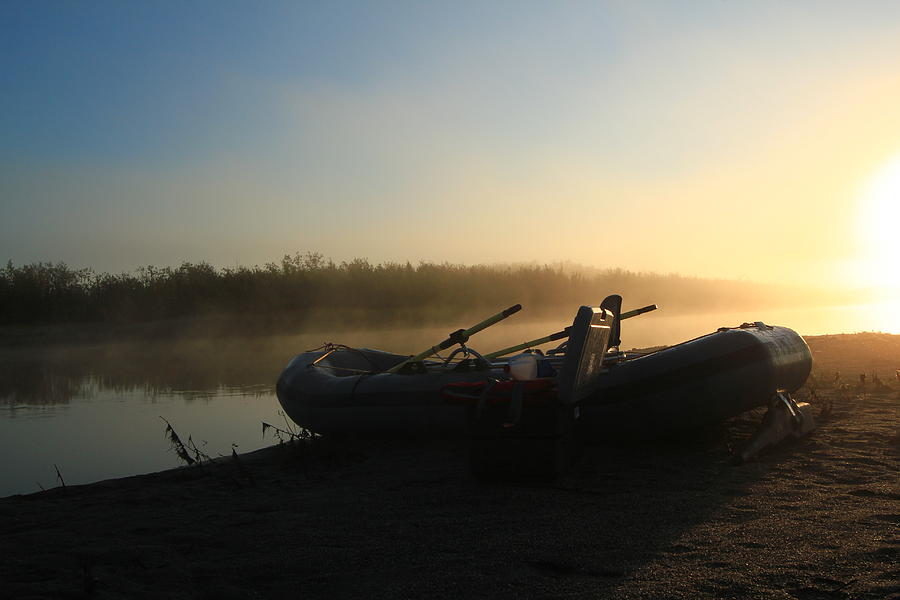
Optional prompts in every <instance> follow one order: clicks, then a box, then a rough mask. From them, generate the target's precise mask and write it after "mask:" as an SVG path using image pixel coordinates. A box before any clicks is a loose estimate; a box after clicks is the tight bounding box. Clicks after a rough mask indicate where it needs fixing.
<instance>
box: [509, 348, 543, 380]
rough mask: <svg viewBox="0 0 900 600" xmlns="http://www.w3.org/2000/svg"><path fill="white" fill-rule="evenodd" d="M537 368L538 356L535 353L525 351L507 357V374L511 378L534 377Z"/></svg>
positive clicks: (535, 376)
mask: <svg viewBox="0 0 900 600" xmlns="http://www.w3.org/2000/svg"><path fill="white" fill-rule="evenodd" d="M537 370H538V357H537V355H536V354H531V353H530V352H526V353H524V354H517V355H516V356H513V357H512V358H510V359H509V374H510V376H511V377H512V378H513V379H535V378H537Z"/></svg>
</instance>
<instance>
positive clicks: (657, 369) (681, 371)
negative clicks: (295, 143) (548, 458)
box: [276, 297, 812, 438]
mask: <svg viewBox="0 0 900 600" xmlns="http://www.w3.org/2000/svg"><path fill="white" fill-rule="evenodd" d="M616 298H618V297H616ZM607 300H609V299H607ZM620 304H621V299H620V298H619V302H618V304H616V303H611V304H610V303H608V302H607V301H604V303H603V304H602V305H601V307H586V306H583V307H581V309H579V311H578V315H577V316H576V318H575V320H574V322H573V325H572V327H570V328H567V329H566V337H568V342H566V343H565V344H564V345H563V346H562V347H561V348H560V349H558V350H557V351H556V352H551V353H548V355H547V356H545V355H543V354H541V353H539V352H537V353H534V354H531V355H530V356H531V360H532V361H533V362H534V363H536V367H537V368H536V369H535V370H533V371H532V373H531V375H530V376H528V379H529V380H530V381H528V382H522V381H521V380H520V378H519V377H516V372H515V369H511V366H514V365H516V364H517V361H520V359H521V358H522V356H523V355H518V356H517V357H513V358H509V359H501V358H495V357H496V354H497V353H492V354H487V355H485V356H487V357H488V358H485V356H482V355H481V354H479V353H478V352H476V351H474V350H472V349H470V348H468V347H466V346H465V342H466V341H467V339H468V336H467V335H466V333H467V332H470V331H471V329H470V330H466V331H463V330H460V331H458V332H454V334H451V336H450V337H448V339H447V340H445V342H443V343H442V345H439V346H440V348H447V347H449V346H450V345H453V344H454V343H459V344H460V347H459V348H457V350H455V351H454V352H453V353H452V354H451V355H450V356H448V357H447V358H446V359H444V360H425V359H420V358H419V357H421V356H422V355H419V357H409V356H406V355H400V354H393V353H389V352H382V351H379V350H371V349H366V348H350V347H347V346H340V345H333V344H329V345H326V346H323V347H322V348H318V349H316V350H313V351H310V352H305V353H303V354H300V355H298V356H295V357H294V358H293V359H292V360H291V361H290V363H289V364H288V365H287V367H286V368H285V369H284V371H283V372H282V374H281V376H280V377H279V379H278V383H277V385H276V391H277V396H278V400H279V402H280V403H281V406H282V407H283V408H284V411H285V412H286V413H287V415H288V416H289V417H290V418H291V419H293V420H294V421H295V422H296V423H297V424H298V425H300V426H302V427H305V428H307V429H309V430H311V431H314V432H317V433H323V434H330V433H341V434H384V435H394V434H411V435H427V434H434V433H442V434H462V433H463V432H464V431H466V428H467V421H468V424H469V427H471V421H472V418H471V416H472V410H473V407H483V406H484V405H485V403H492V404H496V403H498V402H499V403H501V404H505V405H508V412H509V414H510V415H513V417H511V418H513V419H514V418H518V417H516V416H515V415H519V416H521V414H522V410H523V409H522V406H523V402H524V404H525V406H526V410H527V404H528V402H529V399H531V400H535V399H537V400H539V403H542V404H547V403H551V404H555V405H558V406H564V407H568V408H566V409H565V411H564V412H565V414H566V415H569V417H570V420H571V421H572V424H573V427H574V428H576V429H578V430H579V431H580V432H581V433H582V434H583V435H585V436H587V437H588V438H590V437H591V436H610V435H621V434H623V433H624V434H626V435H628V434H631V433H640V434H651V435H657V434H661V433H666V432H671V431H676V430H679V429H685V428H693V427H702V426H705V425H709V424H711V423H715V422H719V421H722V420H724V419H727V418H729V417H732V416H735V415H738V414H740V413H742V412H744V411H747V410H750V409H752V408H755V407H758V406H764V405H766V404H767V403H768V402H769V401H770V400H771V399H772V398H773V396H774V395H775V394H776V393H777V392H779V391H783V392H793V391H796V390H797V389H798V388H800V387H801V386H802V385H803V383H804V382H805V381H806V378H807V377H808V375H809V373H810V370H811V366H812V358H811V355H810V352H809V348H808V347H807V345H806V343H805V342H804V340H803V338H801V337H800V336H799V335H798V334H797V333H795V332H794V331H792V330H791V329H788V328H786V327H772V326H768V325H765V324H764V323H759V322H758V323H745V324H743V325H741V326H739V327H735V328H722V329H719V330H718V331H716V332H713V333H710V334H708V335H705V336H702V337H699V338H696V339H694V340H690V341H687V342H684V343H681V344H678V345H676V346H671V347H668V348H665V349H662V350H659V351H656V352H652V353H646V354H628V353H622V352H619V351H618V349H617V348H615V349H613V348H611V347H610V346H614V345H617V343H618V328H619V324H620V320H621V316H622V315H620V314H619V311H618V306H620ZM604 306H611V307H612V308H611V309H608V308H603V307H604ZM514 308H515V307H514ZM508 310H510V309H508ZM513 312H514V311H513ZM501 318H502V317H501ZM498 320H499V319H498ZM494 322H496V321H494ZM438 348H439V347H438V346H436V347H435V348H432V349H430V350H435V351H436V349H438ZM422 354H427V353H422ZM413 359H418V360H413ZM526 383H527V385H526ZM523 399H524V400H523ZM479 410H480V408H479ZM467 415H468V418H467ZM514 425H515V423H514V422H512V423H509V424H504V427H506V426H514Z"/></svg>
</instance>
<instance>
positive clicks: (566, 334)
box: [484, 327, 569, 360]
mask: <svg viewBox="0 0 900 600" xmlns="http://www.w3.org/2000/svg"><path fill="white" fill-rule="evenodd" d="M567 337H569V328H568V327H566V328H565V329H563V330H562V331H557V332H556V333H551V334H550V335H545V336H544V337H542V338H538V339H536V340H531V341H530V342H523V343H521V344H516V345H515V346H510V347H509V348H504V349H503V350H497V351H496V352H491V353H490V354H485V355H484V357H485V358H486V359H488V360H492V359H494V358H497V357H498V356H503V355H504V354H510V353H512V352H515V351H517V350H524V349H525V348H531V347H532V346H540V345H541V344H546V343H547V342H552V341H553V340H561V339H562V338H567Z"/></svg>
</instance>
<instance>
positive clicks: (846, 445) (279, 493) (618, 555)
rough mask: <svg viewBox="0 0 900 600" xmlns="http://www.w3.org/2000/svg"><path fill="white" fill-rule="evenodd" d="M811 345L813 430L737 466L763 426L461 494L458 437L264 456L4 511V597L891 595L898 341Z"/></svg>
mask: <svg viewBox="0 0 900 600" xmlns="http://www.w3.org/2000/svg"><path fill="white" fill-rule="evenodd" d="M809 343H810V346H811V349H812V350H813V353H814V356H815V357H816V379H815V381H814V382H812V385H814V386H815V392H816V397H818V399H819V401H818V406H817V412H818V411H821V410H825V411H826V414H823V415H822V417H821V421H822V422H821V426H820V428H819V429H818V430H817V431H816V432H814V433H813V435H812V436H811V437H809V438H807V439H804V440H801V441H799V442H797V443H794V444H789V445H786V446H783V447H780V448H778V449H776V450H774V451H772V452H769V453H768V454H765V455H763V456H762V457H760V458H759V459H758V460H756V461H754V462H752V463H749V464H746V465H743V466H739V467H735V466H732V465H730V464H728V457H729V456H730V454H731V452H732V451H733V450H734V449H735V448H736V447H739V445H740V444H741V443H743V442H744V441H745V440H746V439H747V438H748V437H749V436H750V435H751V433H752V431H753V429H754V428H755V426H756V424H757V423H758V422H759V419H760V417H761V411H754V412H752V413H748V414H746V415H743V416H741V417H740V418H737V419H733V420H731V421H729V422H727V423H725V424H723V425H721V426H719V427H716V428H712V429H710V430H707V431H705V432H704V433H703V434H702V435H700V436H692V437H691V438H690V439H680V440H667V441H660V442H655V443H652V444H640V445H637V444H636V445H607V446H602V445H601V446H595V447H590V448H588V450H587V452H586V455H585V457H584V458H583V460H582V461H581V462H580V463H579V464H578V465H577V466H576V467H575V468H574V469H573V470H572V472H570V473H568V474H567V475H566V476H564V477H563V478H562V479H560V480H559V481H557V482H555V483H553V484H547V485H544V484H526V483H491V484H485V483H478V482H476V481H474V480H473V479H472V478H471V477H470V476H469V474H468V471H467V468H466V464H465V454H466V450H465V443H464V442H462V441H455V440H437V441H435V440H431V441H421V440H419V441H416V440H405V441H391V442H388V441H364V440H356V441H351V440H344V441H339V440H331V439H320V440H317V441H316V442H314V443H306V444H294V445H287V446H275V447H271V448H266V449H263V450H260V451H257V452H254V453H250V454H246V455H242V456H241V457H240V458H239V459H233V458H230V459H229V458H226V459H220V460H219V461H218V462H216V463H214V464H210V465H206V466H204V467H203V468H197V467H191V468H181V469H175V470H170V471H164V472H160V473H154V474H149V475H141V476H136V477H129V478H125V479H118V480H110V481H104V482H100V483H96V484H92V485H85V486H70V487H67V488H62V487H58V488H54V489H51V490H48V491H46V492H41V493H37V494H31V495H27V496H13V497H9V498H5V499H0V553H2V555H3V556H4V557H5V560H3V561H0V582H2V583H3V586H2V587H3V589H4V590H6V592H7V594H8V595H9V596H10V597H16V598H159V597H166V598H225V599H227V598H283V597H286V596H288V595H293V596H295V597H297V596H302V597H313V598H330V597H376V598H377V597H381V598H406V597H420V596H429V597H438V598H450V597H453V598H457V597H472V596H476V597H498V596H499V597H518V596H525V597H540V596H544V597H587V596H590V597H605V598H657V597H670V598H697V597H741V598H746V597H749V598H801V599H806V598H863V599H866V598H871V599H876V598H878V599H882V598H889V597H892V596H895V595H897V594H900V583H898V582H900V569H898V567H897V565H898V559H900V531H898V529H900V527H898V526H900V511H898V505H900V486H898V483H897V482H898V481H900V397H898V385H897V382H896V381H893V380H892V379H890V378H889V377H888V373H889V372H890V373H891V374H892V373H893V372H892V371H890V366H891V365H897V363H898V362H900V352H898V347H900V346H898V336H887V337H884V336H883V335H882V334H859V335H855V336H822V337H817V338H810V339H809ZM850 357H852V360H850ZM898 367H900V365H898V366H895V367H894V368H898ZM873 370H877V371H878V372H879V373H881V379H882V381H883V383H884V386H885V387H876V386H875V385H874V384H873V382H872V378H871V373H872V372H873ZM834 371H841V377H842V381H840V382H839V385H838V386H835V385H834V382H833V375H834ZM857 371H858V372H866V373H868V374H869V377H868V380H867V382H866V385H865V387H861V388H857V387H856V386H857V384H858V372H857ZM811 393H812V387H811V386H810V385H808V386H807V388H805V389H804V390H801V392H800V394H799V396H800V397H801V398H808V397H810V396H811ZM829 408H830V410H829Z"/></svg>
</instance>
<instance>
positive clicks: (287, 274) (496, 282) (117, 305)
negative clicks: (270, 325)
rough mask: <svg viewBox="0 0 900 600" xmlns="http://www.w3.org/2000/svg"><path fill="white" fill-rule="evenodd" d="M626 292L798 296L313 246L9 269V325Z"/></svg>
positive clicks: (474, 304) (689, 303)
mask: <svg viewBox="0 0 900 600" xmlns="http://www.w3.org/2000/svg"><path fill="white" fill-rule="evenodd" d="M610 293H620V294H622V295H623V296H624V298H625V308H634V307H637V306H642V305H645V304H650V303H659V304H661V305H664V306H665V308H666V309H667V312H684V311H698V310H716V309H733V308H747V307H752V306H764V305H767V303H769V304H771V303H772V301H773V299H776V298H780V299H781V300H782V301H783V300H785V298H786V296H785V294H788V295H789V296H790V297H791V298H794V297H796V296H797V294H798V293H799V292H798V291H797V290H788V289H787V288H784V287H783V286H781V287H779V286H774V285H766V284H759V283H753V282H740V281H731V280H715V279H702V278H696V277H688V276H683V275H678V274H658V273H643V272H634V271H627V270H623V269H578V268H570V267H566V266H564V265H460V264H451V263H440V264H438V263H430V262H421V263H419V264H417V265H413V264H411V263H408V262H407V263H393V262H386V263H378V264H372V263H370V262H369V261H368V260H366V259H363V258H357V259H354V260H351V261H344V262H339V263H336V262H334V261H332V260H330V259H327V258H325V257H324V256H323V255H321V254H319V253H315V252H309V253H305V254H301V253H296V254H293V255H286V256H284V257H283V258H282V259H281V261H280V262H278V263H275V262H272V263H266V264H265V265H262V266H259V265H257V266H253V267H243V266H239V267H223V268H217V267H214V266H212V265H210V264H208V263H206V262H198V263H192V262H184V263H182V264H181V265H180V266H177V267H153V266H148V267H143V268H140V269H137V270H136V271H133V272H126V273H119V274H110V273H98V272H95V271H94V270H92V269H74V268H71V267H69V266H67V265H66V264H65V263H62V262H60V263H44V262H38V263H31V264H26V265H22V266H15V265H13V263H12V262H11V261H10V262H8V263H7V265H6V266H5V268H2V269H0V324H5V325H24V324H44V323H66V322H136V321H151V320H158V319H172V318H184V317H196V316H206V315H216V316H233V317H235V318H239V317H243V316H251V315H286V316H294V317H296V318H303V316H304V315H311V314H316V315H319V316H322V315H326V316H327V315H331V316H332V317H334V318H335V319H339V318H341V314H343V313H352V314H353V315H357V316H359V315H370V317H371V318H372V319H373V320H377V321H381V322H386V323H400V322H402V323H413V324H414V323H416V322H417V321H419V320H421V319H422V318H424V317H426V316H427V318H429V319H444V318H448V319H449V318H457V317H461V316H463V315H469V314H474V313H479V314H483V315H485V316H487V315H489V314H493V313H494V312H497V311H499V310H501V309H503V308H505V307H507V306H510V305H512V304H515V303H521V304H522V305H523V306H524V307H525V308H526V309H527V311H528V312H527V313H525V314H530V315H531V316H535V317H543V316H550V315H554V316H557V315H558V311H560V310H566V311H572V310H574V308H575V307H577V306H579V305H581V304H598V303H599V302H600V301H601V300H602V299H603V298H604V297H605V296H606V295H607V294H610Z"/></svg>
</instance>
